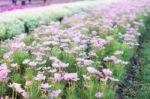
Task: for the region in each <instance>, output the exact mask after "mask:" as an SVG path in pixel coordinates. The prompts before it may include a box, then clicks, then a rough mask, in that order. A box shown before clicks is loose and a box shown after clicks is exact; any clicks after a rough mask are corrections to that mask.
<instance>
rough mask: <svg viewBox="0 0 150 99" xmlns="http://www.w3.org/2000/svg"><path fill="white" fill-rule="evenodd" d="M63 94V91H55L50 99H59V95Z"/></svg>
mask: <svg viewBox="0 0 150 99" xmlns="http://www.w3.org/2000/svg"><path fill="white" fill-rule="evenodd" d="M60 93H61V90H60V89H59V90H54V91H52V92H51V94H50V99H54V98H55V97H58V95H59V94H60Z"/></svg>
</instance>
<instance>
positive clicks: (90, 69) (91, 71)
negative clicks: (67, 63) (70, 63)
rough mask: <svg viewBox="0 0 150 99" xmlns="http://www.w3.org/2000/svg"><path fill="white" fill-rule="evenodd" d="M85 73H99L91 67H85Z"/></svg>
mask: <svg viewBox="0 0 150 99" xmlns="http://www.w3.org/2000/svg"><path fill="white" fill-rule="evenodd" d="M87 71H88V72H89V73H91V74H98V73H99V71H98V70H97V69H95V68H93V67H87Z"/></svg>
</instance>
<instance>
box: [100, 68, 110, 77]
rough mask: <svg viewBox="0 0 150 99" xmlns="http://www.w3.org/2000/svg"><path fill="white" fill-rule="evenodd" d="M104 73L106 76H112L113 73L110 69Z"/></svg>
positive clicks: (104, 70)
mask: <svg viewBox="0 0 150 99" xmlns="http://www.w3.org/2000/svg"><path fill="white" fill-rule="evenodd" d="M102 72H103V73H104V75H105V76H111V75H112V71H111V70H110V69H103V70H102Z"/></svg>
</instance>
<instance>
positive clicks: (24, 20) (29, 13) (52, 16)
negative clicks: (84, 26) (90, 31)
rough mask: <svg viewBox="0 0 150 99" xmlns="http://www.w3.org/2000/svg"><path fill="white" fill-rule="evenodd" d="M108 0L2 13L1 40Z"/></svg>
mask: <svg viewBox="0 0 150 99" xmlns="http://www.w3.org/2000/svg"><path fill="white" fill-rule="evenodd" d="M106 1H110V0H106ZM106 1H105V0H104V1H103V0H102V1H81V2H74V3H67V4H58V5H52V6H45V7H37V8H29V9H22V10H15V11H10V12H4V13H1V15H0V28H1V29H0V40H4V39H7V38H10V37H12V36H14V35H17V34H21V33H24V32H29V31H30V30H32V29H34V28H35V27H37V26H38V25H39V24H48V23H49V22H50V21H52V20H56V19H60V18H63V17H66V16H70V15H72V14H75V13H77V12H80V11H87V10H88V9H90V8H91V7H94V6H96V5H100V4H106V3H107V2H106ZM116 1H117V0H115V2H116ZM111 2H112V1H111ZM111 2H110V3H111ZM113 2H114V1H113ZM17 23H18V24H17Z"/></svg>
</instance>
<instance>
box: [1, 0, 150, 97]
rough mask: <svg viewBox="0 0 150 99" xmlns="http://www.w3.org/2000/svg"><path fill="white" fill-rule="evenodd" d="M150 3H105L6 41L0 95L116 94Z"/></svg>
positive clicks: (92, 95)
mask: <svg viewBox="0 0 150 99" xmlns="http://www.w3.org/2000/svg"><path fill="white" fill-rule="evenodd" d="M149 4H150V1H149V0H131V1H121V2H118V3H111V4H108V5H104V6H102V5H101V6H98V7H95V8H91V9H90V10H89V11H88V12H80V13H77V14H75V15H72V16H69V17H65V18H63V19H61V20H58V21H57V20H56V21H49V23H48V25H43V24H40V26H39V27H38V28H35V29H34V30H33V31H32V32H30V33H28V34H25V33H23V34H20V35H17V36H15V37H13V38H12V39H8V40H5V41H2V42H1V45H0V96H1V97H2V99H9V98H10V99H115V98H116V94H117V93H116V90H117V88H118V85H119V84H122V83H124V77H125V73H126V70H127V68H128V66H129V65H128V64H130V59H131V57H132V56H133V55H134V54H135V51H136V50H137V48H138V46H139V37H140V36H141V35H142V33H143V32H144V31H145V24H144V22H145V19H147V17H148V16H149V12H150V5H149ZM8 15H9V14H8ZM46 21H47V20H46ZM28 22H30V21H28ZM20 24H21V23H20ZM0 25H1V24H0ZM8 26H9V25H8ZM12 33H13V32H12Z"/></svg>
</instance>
